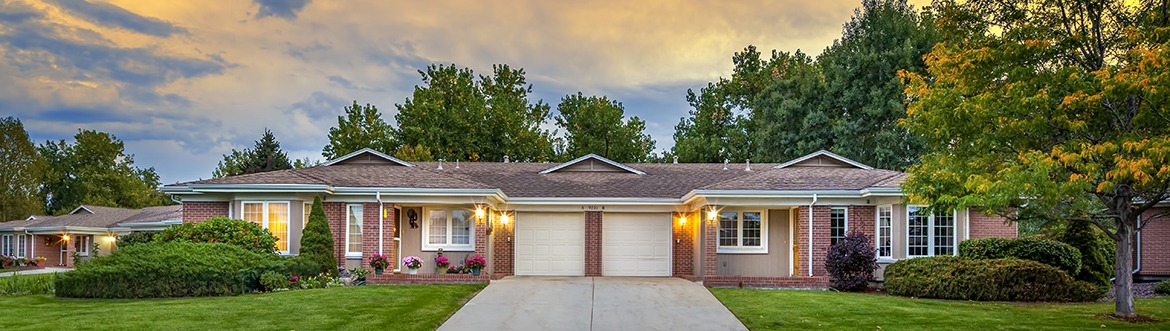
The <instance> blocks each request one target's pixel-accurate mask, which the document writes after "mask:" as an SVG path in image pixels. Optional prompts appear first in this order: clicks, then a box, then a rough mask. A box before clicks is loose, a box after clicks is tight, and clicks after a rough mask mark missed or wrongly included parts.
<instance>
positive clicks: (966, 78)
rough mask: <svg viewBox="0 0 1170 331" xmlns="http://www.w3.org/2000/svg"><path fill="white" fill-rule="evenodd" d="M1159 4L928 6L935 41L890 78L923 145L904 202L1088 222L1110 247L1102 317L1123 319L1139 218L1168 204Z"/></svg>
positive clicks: (1163, 3) (1164, 52)
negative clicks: (918, 63)
mask: <svg viewBox="0 0 1170 331" xmlns="http://www.w3.org/2000/svg"><path fill="white" fill-rule="evenodd" d="M1167 1H1168V0H1142V1H1138V2H1123V1H1058V0H1031V1H1029V0H973V1H968V2H965V3H963V4H956V3H954V2H953V1H939V2H936V3H935V10H936V12H937V16H936V17H935V19H936V23H937V24H938V25H939V27H940V29H941V30H942V33H943V34H944V37H943V40H944V41H943V42H941V43H939V44H937V45H936V46H935V47H934V49H933V51H932V52H931V53H930V54H928V55H927V56H926V57H925V61H926V64H927V67H928V69H927V74H925V75H922V74H915V73H902V77H903V78H904V80H905V82H906V83H907V87H906V91H905V92H906V96H907V98H908V100H909V106H908V108H907V117H906V119H905V120H903V122H902V125H904V126H905V127H907V128H909V129H910V130H911V131H912V132H914V133H916V134H919V135H922V137H923V138H924V140H925V141H926V142H927V144H928V148H929V152H928V153H927V154H926V155H923V156H922V158H921V163H920V164H919V165H916V166H914V167H912V168H911V169H910V173H911V177H910V178H909V179H908V180H907V182H906V183H905V184H904V189H905V190H906V191H907V192H909V193H910V199H911V200H913V201H915V202H918V203H929V204H931V205H932V206H934V207H938V208H950V207H981V208H984V209H985V210H987V212H995V213H999V214H1001V215H1004V216H1007V217H1008V218H1009V219H1011V220H1013V221H1018V220H1022V219H1025V218H1030V217H1034V218H1044V219H1063V220H1070V221H1079V222H1088V223H1091V224H1094V225H1096V226H1098V227H1099V228H1101V229H1102V230H1104V231H1106V232H1107V233H1108V234H1109V235H1110V236H1111V237H1112V238H1113V239H1114V240H1116V241H1117V244H1118V245H1117V251H1116V257H1117V264H1116V269H1115V270H1114V271H1115V275H1116V282H1115V291H1116V300H1117V301H1116V307H1115V314H1116V315H1118V316H1121V317H1133V316H1136V312H1135V310H1134V306H1133V296H1132V281H1133V277H1132V273H1131V272H1132V271H1133V261H1132V260H1133V259H1132V257H1133V249H1134V236H1135V233H1136V231H1138V230H1140V229H1141V228H1142V226H1144V225H1145V223H1147V222H1148V221H1149V220H1150V218H1147V219H1139V215H1140V214H1142V213H1143V212H1145V211H1147V210H1149V209H1151V208H1153V207H1154V206H1155V205H1156V204H1158V203H1160V202H1163V201H1165V200H1167V199H1170V194H1168V189H1170V165H1168V162H1167V161H1170V108H1168V106H1170V103H1168V102H1170V68H1168V64H1170V44H1168V40H1170V28H1168V27H1170V24H1167V20H1168V18H1170V17H1168V15H1167Z"/></svg>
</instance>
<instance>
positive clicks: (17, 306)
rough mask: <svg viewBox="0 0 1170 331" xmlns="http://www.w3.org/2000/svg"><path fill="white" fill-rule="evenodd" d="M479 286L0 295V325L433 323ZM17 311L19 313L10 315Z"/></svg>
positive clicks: (397, 326)
mask: <svg viewBox="0 0 1170 331" xmlns="http://www.w3.org/2000/svg"><path fill="white" fill-rule="evenodd" d="M484 286H485V285H409V286H356V287H335V288H327V289H317V290H300V291H284V292H276V293H264V294H246V295H241V296H235V297H204V298H175V299H148V300H89V299H60V298H56V297H52V296H47V295H32V296H20V297H5V298H0V311H4V312H12V313H14V314H12V316H6V317H5V318H3V320H4V322H3V324H4V327H3V329H4V330H55V329H59V328H66V329H75V330H434V329H435V328H437V327H439V325H440V324H442V323H443V321H445V320H447V317H449V316H451V314H454V313H455V310H457V309H459V307H461V306H462V305H463V303H465V302H467V300H470V299H471V297H472V296H473V295H474V294H475V293H477V292H478V291H479V290H481V289H483V287H484ZM17 317H19V318H17Z"/></svg>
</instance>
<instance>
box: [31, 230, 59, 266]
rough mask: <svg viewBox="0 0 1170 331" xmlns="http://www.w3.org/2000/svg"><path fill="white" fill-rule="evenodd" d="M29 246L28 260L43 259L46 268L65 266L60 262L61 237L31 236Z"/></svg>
mask: <svg viewBox="0 0 1170 331" xmlns="http://www.w3.org/2000/svg"><path fill="white" fill-rule="evenodd" d="M31 244H32V245H31V246H32V249H31V250H30V251H29V257H30V258H33V257H37V256H41V257H44V258H45V266H46V267H56V266H63V265H65V264H64V261H62V260H61V237H60V236H59V235H41V234H38V235H33V236H32V243H31ZM66 259H68V258H66Z"/></svg>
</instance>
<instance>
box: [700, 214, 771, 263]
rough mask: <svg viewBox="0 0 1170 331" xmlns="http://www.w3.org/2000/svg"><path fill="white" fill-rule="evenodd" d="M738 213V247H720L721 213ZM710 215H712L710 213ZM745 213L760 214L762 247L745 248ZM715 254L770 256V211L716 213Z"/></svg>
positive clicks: (736, 226)
mask: <svg viewBox="0 0 1170 331" xmlns="http://www.w3.org/2000/svg"><path fill="white" fill-rule="evenodd" d="M721 212H735V213H736V217H737V218H736V225H735V228H736V230H735V232H736V246H721V245H719V239H720V237H719V231H720V229H719V226H720V224H719V216H718V215H719V213H721ZM708 213H710V212H709V211H708ZM743 213H760V245H759V246H743ZM715 215H716V216H715V253H716V254H768V223H769V222H768V210H767V209H720V210H717V211H715Z"/></svg>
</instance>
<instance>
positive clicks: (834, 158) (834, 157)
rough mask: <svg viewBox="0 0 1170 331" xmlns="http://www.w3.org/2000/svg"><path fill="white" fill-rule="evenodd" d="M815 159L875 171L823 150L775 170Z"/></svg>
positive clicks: (779, 166) (783, 164)
mask: <svg viewBox="0 0 1170 331" xmlns="http://www.w3.org/2000/svg"><path fill="white" fill-rule="evenodd" d="M815 158H828V159H829V160H832V161H837V162H841V163H844V164H846V165H850V166H853V167H856V168H860V169H865V170H873V167H871V166H868V165H866V164H864V163H861V162H857V161H853V160H850V159H849V158H846V157H844V156H840V155H837V154H834V153H833V152H830V151H826V150H823V149H822V150H819V151H816V152H812V153H810V154H808V155H805V156H801V157H798V158H796V159H793V160H792V161H788V162H784V163H781V164H780V165H778V166H776V167H775V168H776V169H784V168H788V167H793V166H798V165H800V164H802V162H805V161H809V160H813V159H815Z"/></svg>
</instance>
